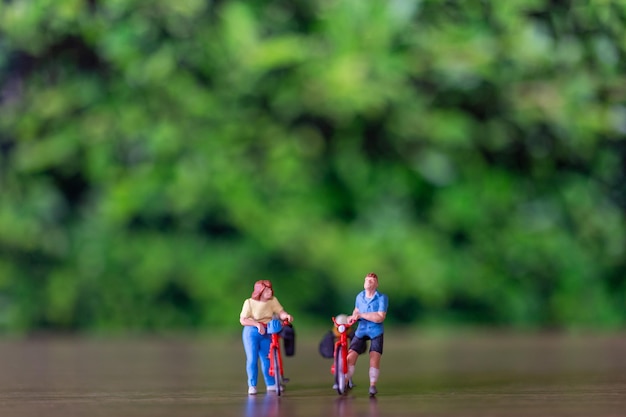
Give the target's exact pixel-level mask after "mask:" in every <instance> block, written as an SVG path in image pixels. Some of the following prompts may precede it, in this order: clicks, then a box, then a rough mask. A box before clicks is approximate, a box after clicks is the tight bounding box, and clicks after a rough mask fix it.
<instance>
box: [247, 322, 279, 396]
mask: <svg viewBox="0 0 626 417" xmlns="http://www.w3.org/2000/svg"><path fill="white" fill-rule="evenodd" d="M241 339H242V340H243V349H244V350H245V351H246V372H247V373H248V386H249V387H256V384H257V379H258V376H259V367H258V359H261V369H262V370H263V379H265V385H267V386H270V385H274V384H276V380H275V379H274V377H273V376H270V358H269V354H270V343H271V342H272V339H271V336H270V335H269V334H267V333H265V334H264V335H261V334H259V330H258V329H257V328H256V327H254V326H243V332H242V334H241Z"/></svg>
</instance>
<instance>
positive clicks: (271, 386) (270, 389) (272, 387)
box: [267, 384, 278, 392]
mask: <svg viewBox="0 0 626 417" xmlns="http://www.w3.org/2000/svg"><path fill="white" fill-rule="evenodd" d="M270 391H278V387H277V386H276V384H274V385H268V386H267V392H270Z"/></svg>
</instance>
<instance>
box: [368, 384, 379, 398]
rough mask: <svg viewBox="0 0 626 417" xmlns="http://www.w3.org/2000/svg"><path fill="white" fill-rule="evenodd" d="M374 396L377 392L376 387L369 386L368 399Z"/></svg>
mask: <svg viewBox="0 0 626 417" xmlns="http://www.w3.org/2000/svg"><path fill="white" fill-rule="evenodd" d="M376 394H378V390H377V389H376V386H375V385H371V386H370V397H373V396H375V395H376Z"/></svg>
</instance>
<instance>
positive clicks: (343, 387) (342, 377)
mask: <svg viewBox="0 0 626 417" xmlns="http://www.w3.org/2000/svg"><path fill="white" fill-rule="evenodd" d="M333 323H334V324H335V327H336V328H337V332H338V333H339V340H337V342H335V349H334V354H333V365H332V366H331V372H332V373H333V374H334V375H335V386H336V387H337V392H338V393H339V395H343V394H344V393H345V392H346V391H347V389H348V385H349V381H348V331H349V330H350V326H352V325H353V324H354V321H353V320H352V321H348V323H337V320H336V318H335V317H333Z"/></svg>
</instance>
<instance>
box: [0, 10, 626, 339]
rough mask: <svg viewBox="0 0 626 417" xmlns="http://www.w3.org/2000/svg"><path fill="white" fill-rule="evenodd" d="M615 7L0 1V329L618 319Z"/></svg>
mask: <svg viewBox="0 0 626 417" xmlns="http://www.w3.org/2000/svg"><path fill="white" fill-rule="evenodd" d="M625 26H626V2H624V1H621V0H613V1H611V0H589V1H575V0H570V1H568V0H506V1H494V2H491V1H483V0H466V1H445V0H386V1H373V0H368V1H366V0H273V1H262V0H245V1H244V0H176V1H171V0H151V1H143V0H30V1H26V0H4V1H2V2H0V333H2V334H28V333H35V332H42V331H46V332H47V331H59V332H78V333H81V332H85V333H88V332H104V333H106V332H168V331H192V332H207V331H215V330H216V329H219V330H224V331H229V330H233V331H234V330H235V329H239V328H240V325H239V323H238V316H239V312H240V309H241V305H242V302H243V300H244V299H245V298H247V297H249V295H250V292H251V290H252V285H253V283H254V281H256V280H258V279H271V280H272V282H273V283H274V286H275V290H276V295H277V296H278V298H279V299H280V301H281V302H282V304H283V305H284V306H285V307H286V309H287V310H288V311H289V312H291V313H292V314H293V315H295V316H296V320H297V321H298V323H300V324H299V326H302V328H306V327H307V326H309V325H310V326H314V325H324V324H329V323H330V317H331V316H332V315H335V314H338V313H341V312H350V311H351V309H352V307H353V303H354V296H355V295H356V293H357V292H358V291H360V290H361V289H362V283H363V277H364V276H365V274H366V273H368V272H376V273H377V274H378V275H379V277H380V290H381V291H382V292H385V293H386V294H388V295H389V298H390V310H389V313H388V323H389V325H396V326H408V327H414V328H420V327H421V328H427V327H428V328H431V327H435V328H437V327H442V328H458V327H481V328H482V327H486V328H511V329H517V330H543V329H551V330H565V331H576V330H579V329H583V330H584V329H592V330H605V331H614V330H620V329H622V328H623V327H624V325H625V324H626V309H625V308H624V307H625V305H626V253H625V252H626V250H625V249H626V232H625V230H626V227H625V226H626V225H625V216H626V186H625V184H624V183H625V180H626V141H625V139H624V137H625V135H626V42H625V41H624V39H626V37H625V33H624V32H625V31H624V27H625Z"/></svg>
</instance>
